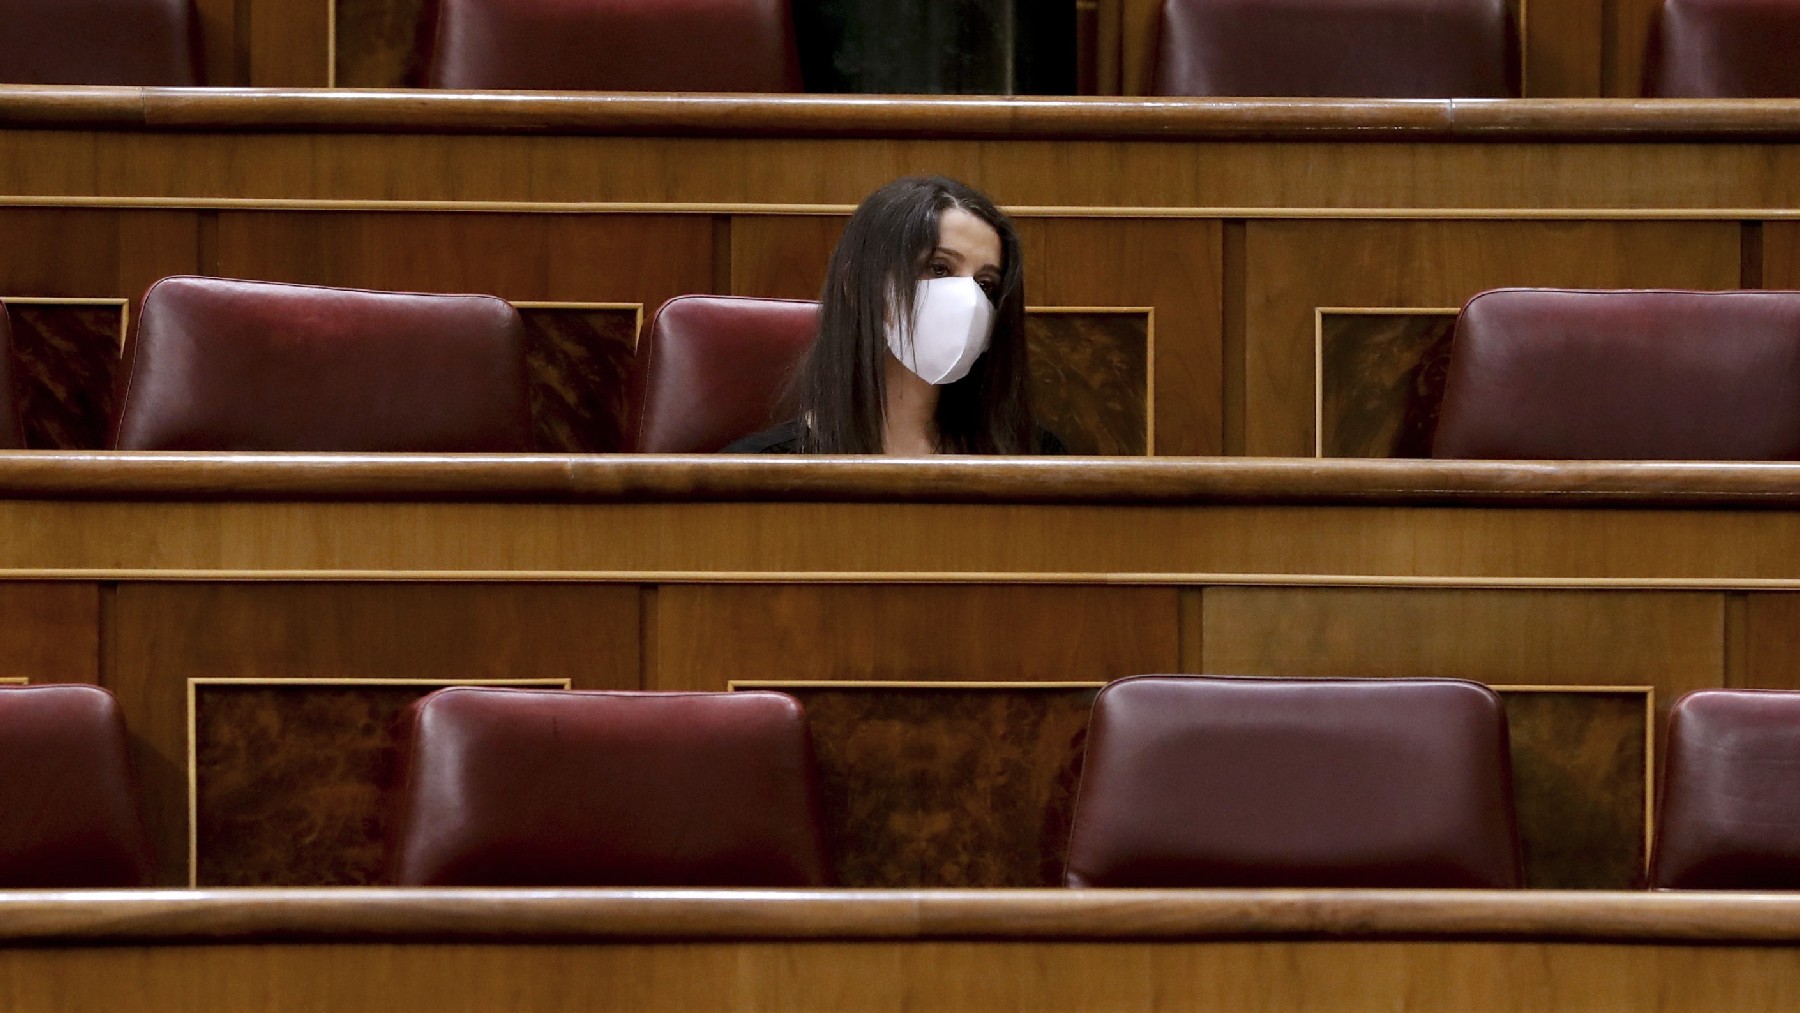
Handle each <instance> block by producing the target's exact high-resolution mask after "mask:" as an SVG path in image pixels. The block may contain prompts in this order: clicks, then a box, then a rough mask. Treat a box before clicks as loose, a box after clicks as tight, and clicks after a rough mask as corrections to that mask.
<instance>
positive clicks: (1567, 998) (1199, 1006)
mask: <svg viewBox="0 0 1800 1013" xmlns="http://www.w3.org/2000/svg"><path fill="white" fill-rule="evenodd" d="M1797 990H1800V953H1796V951H1795V950H1794V949H1792V948H1787V947H1759V946H1747V945H1736V946H1718V945H1706V944H1676V943H1667V942H1648V943H1643V942H1627V943H1587V942H1578V943H1556V942H1519V941H1504V942H1492V941H1479V940H1470V941H1463V940H1455V941H1448V942H1444V941H1439V942H1403V941H1400V942H1396V941H1374V942H1357V941H1342V940H1326V941H1294V940H1291V939H1283V940H1252V941H1188V942H1143V941H1124V942H1120V941H1103V942H1076V941H1067V940H1051V941H1007V940H995V939H978V940H960V941H956V940H950V941H910V940H890V941H862V940H858V941H841V940H840V941H831V940H829V939H826V940H814V941H800V942H796V941H791V940H783V941H762V942H699V943H695V942H681V943H670V942H661V943H658V942H648V943H605V944H595V943H563V944H553V943H537V944H515V943H509V942H507V941H506V940H504V939H501V940H497V941H493V942H488V943H432V942H424V941H421V942H402V943H364V944H347V943H319V942H313V941H303V942H279V941H275V942H263V943H236V944H226V945H221V944H204V943H200V944H184V945H178V946H163V947H155V946H142V945H138V946H102V947H69V948H41V947H26V948H13V949H7V950H4V951H0V1003H3V1004H5V1005H6V1006H7V1007H8V1008H10V1009H21V1010H23V1009H32V1010H57V1011H62V1010H80V1009H103V1008H111V1007H115V1006H119V1005H121V1004H128V1005H130V1006H132V1007H133V1008H134V1009H139V1010H143V1011H145V1013H172V1011H187V1010H193V1009H231V1010H241V1011H243V1013H272V1011H276V1010H291V1009H331V1010H343V1011H346V1013H353V1011H362V1010H391V1011H401V1013H404V1011H420V1013H460V1011H478V1010H492V1009H508V1010H518V1011H521V1013H538V1011H566V1013H578V1011H579V1013H589V1011H621V1013H625V1011H629V1013H638V1011H643V1010H701V1009H732V1010H741V1011H745V1013H761V1011H791V1010H807V1011H813V1013H836V1011H843V1013H900V1011H905V1013H940V1011H942V1013H950V1011H954V1013H1018V1011H1020V1010H1034V1011H1044V1013H1075V1011H1092V1010H1106V1011H1109V1013H1113V1011H1116V1013H1169V1011H1174V1010H1186V1011H1203V1013H1211V1011H1218V1013H1243V1011H1259V1013H1260V1011H1269V1013H1273V1011H1279V1010H1340V1011H1345V1013H1362V1011H1377V1010H1396V1009H1408V1010H1415V1009H1416V1010H1453V1009H1467V1008H1469V1007H1470V1005H1471V1004H1472V1003H1473V1004H1475V1005H1478V1006H1479V1007H1480V1008H1481V1009H1483V1010H1485V1011H1492V1013H1540V1011H1543V1010H1654V1011H1656V1013H1715V1011H1717V1010H1720V1009H1731V1010H1734V1011H1743V1013H1765V1011H1767V1013H1778V1011H1785V1010H1787V1009H1789V1008H1790V1005H1791V1002H1792V997H1793V995H1794V994H1795V992H1796V991H1797Z"/></svg>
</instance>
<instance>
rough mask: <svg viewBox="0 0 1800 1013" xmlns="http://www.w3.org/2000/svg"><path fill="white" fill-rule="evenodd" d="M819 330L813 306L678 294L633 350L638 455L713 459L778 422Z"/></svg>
mask: <svg viewBox="0 0 1800 1013" xmlns="http://www.w3.org/2000/svg"><path fill="white" fill-rule="evenodd" d="M818 326H819V304H818V303H816V302H804V301H800V300H795V299H746V298H741V297H737V296H713V295H684V296H678V297H676V298H674V299H671V300H669V301H668V302H666V303H664V304H663V305H662V306H661V307H660V308H658V309H657V311H656V315H655V316H653V317H651V318H650V324H649V326H647V327H646V328H645V329H644V336H643V338H642V339H641V340H640V341H639V342H638V349H637V357H636V360H635V364H634V374H635V375H634V376H633V382H632V387H633V392H634V393H633V397H632V404H633V411H632V414H633V416H634V418H633V422H632V429H633V432H634V433H635V434H636V435H635V440H634V443H635V445H636V447H637V449H638V450H639V451H640V452H643V453H656V454H693V453H712V452H713V451H716V450H719V449H720V448H722V447H724V446H726V445H727V444H729V443H731V442H732V441H734V440H737V439H741V438H742V437H745V436H749V435H750V434H752V433H756V432H759V431H761V430H763V429H766V428H768V427H769V426H771V425H774V424H775V423H777V422H781V421H785V419H786V418H787V415H788V413H787V412H786V411H784V410H783V406H782V403H781V395H782V393H783V391H784V390H785V389H786V386H787V383H788V380H789V378H790V377H791V376H792V374H793V370H794V368H795V367H796V366H797V365H798V364H799V362H800V359H801V358H802V357H803V356H804V355H805V354H806V350H807V348H808V347H810V346H811V344H812V340H813V336H814V334H816V333H817V331H818Z"/></svg>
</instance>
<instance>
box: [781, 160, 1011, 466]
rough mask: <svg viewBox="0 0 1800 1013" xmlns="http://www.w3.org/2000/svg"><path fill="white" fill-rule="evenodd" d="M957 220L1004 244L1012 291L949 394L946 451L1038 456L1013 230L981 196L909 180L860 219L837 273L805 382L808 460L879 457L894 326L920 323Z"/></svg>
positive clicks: (1001, 294)
mask: <svg viewBox="0 0 1800 1013" xmlns="http://www.w3.org/2000/svg"><path fill="white" fill-rule="evenodd" d="M952 208H957V209H960V210H962V211H966V212H968V213H969V214H971V215H974V216H975V217H976V218H979V219H980V220H982V221H984V222H986V223H987V224H988V225H990V226H992V227H993V230H994V231H995V232H996V233H998V234H999V236H1000V254H1001V261H1002V263H1001V280H1000V287H999V289H998V291H997V293H996V295H995V297H994V333H993V336H992V338H991V339H990V340H989V342H988V348H987V351H986V352H984V353H982V355H981V357H980V358H979V359H976V360H975V366H974V368H973V369H971V370H970V371H969V375H968V376H965V377H963V378H962V379H961V380H958V381H956V382H955V383H952V384H947V385H945V386H944V387H943V388H942V389H941V390H940V392H939V394H938V406H937V428H938V442H939V444H940V446H942V447H943V449H944V450H946V451H949V452H952V453H959V454H1026V453H1030V452H1032V449H1033V444H1034V442H1035V437H1036V428H1035V426H1034V425H1033V423H1032V418H1031V404H1030V399H1029V397H1028V395H1027V393H1026V382H1027V378H1028V375H1029V370H1028V366H1027V363H1026V353H1025V266H1024V264H1023V263H1021V258H1020V251H1019V234H1018V232H1017V231H1016V230H1015V229H1014V228H1013V224H1012V221H1011V219H1009V218H1007V217H1006V215H1005V214H1004V213H1003V212H1001V210H1000V209H999V208H997V207H995V206H994V202H993V201H991V200H989V199H988V198H987V196H986V195H984V194H982V193H981V192H980V191H978V190H976V189H974V188H973V187H970V186H967V185H965V184H963V183H958V182H957V181H955V180H952V179H944V178H942V177H940V176H930V177H917V176H909V177H906V178H904V179H897V180H895V181H893V182H892V183H889V184H888V185H886V186H884V187H882V188H881V189H879V190H877V191H875V192H874V193H872V194H870V195H869V196H868V198H867V199H866V200H864V201H863V202H862V204H861V205H860V206H859V207H858V208H857V209H856V212H855V213H854V214H852V215H851V216H850V223H849V224H848V225H846V226H845V227H844V235H843V238H842V239H839V240H838V245H837V249H836V250H834V251H833V252H832V254H831V262H830V264H829V265H828V266H827V267H826V268H825V287H824V290H823V291H822V292H821V293H820V295H819V334H818V337H817V338H816V339H815V340H814V341H813V344H812V348H811V349H810V350H809V351H808V352H807V353H806V357H805V359H803V360H802V361H801V363H800V367H799V369H798V371H797V372H796V373H795V375H794V380H793V384H792V387H791V388H790V397H791V403H792V404H794V405H795V406H796V407H797V408H798V409H799V411H800V426H801V434H800V450H801V451H802V452H803V453H810V454H879V453H881V449H882V422H883V415H884V413H885V411H886V408H887V359H888V348H887V339H886V337H885V329H884V328H885V324H886V321H887V319H888V315H889V313H890V312H891V313H892V314H893V315H894V318H895V319H897V320H904V321H911V320H912V319H913V297H914V293H915V291H916V289H917V282H918V279H919V276H920V272H921V271H922V270H923V269H924V267H925V265H926V263H927V262H928V260H929V258H930V257H931V254H932V251H933V250H935V249H936V247H937V243H938V222H939V220H940V219H941V218H942V217H943V214H944V212H945V211H948V210H950V209H952Z"/></svg>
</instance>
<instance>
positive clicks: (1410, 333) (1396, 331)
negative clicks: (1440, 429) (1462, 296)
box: [1319, 311, 1456, 457]
mask: <svg viewBox="0 0 1800 1013" xmlns="http://www.w3.org/2000/svg"><path fill="white" fill-rule="evenodd" d="M1455 329H1456V314H1455V313H1404V312H1396V313H1333V312H1330V311H1321V312H1320V315H1319V385H1320V390H1319V451H1320V456H1322V457H1430V456H1431V434H1432V432H1433V430H1435V429H1436V428H1437V417H1438V409H1439V408H1440V407H1441V406H1442V404H1443V400H1444V378H1445V375H1446V373H1447V372H1448V370H1449V365H1450V337H1451V334H1452V332H1453V331H1455Z"/></svg>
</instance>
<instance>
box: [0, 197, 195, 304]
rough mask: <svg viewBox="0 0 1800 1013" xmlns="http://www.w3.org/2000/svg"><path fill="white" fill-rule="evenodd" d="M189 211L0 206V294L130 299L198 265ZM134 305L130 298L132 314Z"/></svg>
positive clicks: (191, 218) (191, 215)
mask: <svg viewBox="0 0 1800 1013" xmlns="http://www.w3.org/2000/svg"><path fill="white" fill-rule="evenodd" d="M201 217H202V215H201V214H200V213H197V212H191V211H164V210H134V211H115V210H110V209H99V208H15V207H7V208H0V233H4V234H5V235H6V237H7V242H6V244H5V245H4V246H3V247H0V295H10V296H45V297H56V298H75V299H132V300H136V299H138V297H140V296H142V295H143V293H144V289H146V288H149V287H150V285H151V283H152V282H154V281H156V280H157V279H158V278H163V277H166V276H168V275H171V274H195V273H197V272H198V271H199V269H200V263H199V256H200V254H199V229H200V225H199V223H200V220H201ZM135 312H136V305H135V302H134V305H133V314H134V315H135Z"/></svg>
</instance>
